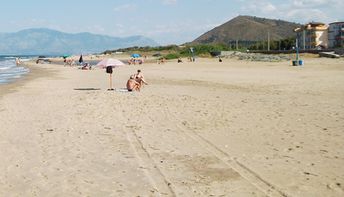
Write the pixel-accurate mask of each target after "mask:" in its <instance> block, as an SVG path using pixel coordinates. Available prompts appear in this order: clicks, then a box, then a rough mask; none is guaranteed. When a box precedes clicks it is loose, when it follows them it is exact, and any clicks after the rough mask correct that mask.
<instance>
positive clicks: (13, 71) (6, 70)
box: [0, 55, 33, 84]
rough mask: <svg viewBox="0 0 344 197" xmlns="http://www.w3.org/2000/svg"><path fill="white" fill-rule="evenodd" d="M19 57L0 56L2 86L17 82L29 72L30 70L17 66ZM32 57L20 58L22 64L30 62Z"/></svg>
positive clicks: (0, 81) (0, 80)
mask: <svg viewBox="0 0 344 197" xmlns="http://www.w3.org/2000/svg"><path fill="white" fill-rule="evenodd" d="M17 57H19V56H3V55H0V84H7V83H12V82H15V80H16V79H18V78H20V77H22V76H23V75H25V74H26V73H28V72H29V69H28V68H24V67H22V66H17V65H16V61H15V60H16V58H17ZM31 58H33V57H32V56H20V60H21V61H22V62H25V61H28V60H30V59H31Z"/></svg>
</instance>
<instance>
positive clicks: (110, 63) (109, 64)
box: [97, 58, 125, 90]
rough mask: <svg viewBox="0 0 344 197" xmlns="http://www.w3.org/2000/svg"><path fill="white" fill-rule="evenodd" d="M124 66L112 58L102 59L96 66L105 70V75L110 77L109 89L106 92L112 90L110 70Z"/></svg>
mask: <svg viewBox="0 0 344 197" xmlns="http://www.w3.org/2000/svg"><path fill="white" fill-rule="evenodd" d="M124 65H125V64H124V63H123V62H121V61H119V60H118V59H112V58H108V59H103V60H102V61H100V62H99V63H98V64H97V66H98V67H101V68H106V73H108V74H109V77H110V88H109V89H108V90H114V89H113V88H112V68H114V67H119V66H124Z"/></svg>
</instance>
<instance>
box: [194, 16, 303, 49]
mask: <svg viewBox="0 0 344 197" xmlns="http://www.w3.org/2000/svg"><path fill="white" fill-rule="evenodd" d="M300 26H301V25H300V24H297V23H292V22H287V21H282V20H274V19H266V18H259V17H255V16H238V17H236V18H233V19H232V20H230V21H228V22H226V23H225V24H223V25H220V26H218V27H216V28H214V29H212V30H210V31H208V32H206V33H205V34H203V35H201V36H200V37H198V38H197V39H196V40H194V41H193V42H192V43H193V44H208V43H224V44H227V43H229V42H230V41H236V40H239V41H263V40H264V41H266V40H267V39H268V32H269V34H270V39H271V40H279V39H285V38H289V37H294V36H296V34H295V33H294V32H293V30H294V29H295V28H297V27H300Z"/></svg>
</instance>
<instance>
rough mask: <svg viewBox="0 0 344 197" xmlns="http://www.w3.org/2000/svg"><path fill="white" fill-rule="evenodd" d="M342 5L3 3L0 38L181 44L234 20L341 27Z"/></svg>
mask: <svg viewBox="0 0 344 197" xmlns="http://www.w3.org/2000/svg"><path fill="white" fill-rule="evenodd" d="M343 13H344V0H289V1H288V0H1V6H0V24H1V28H0V32H17V31H20V30H22V29H26V28H33V27H45V28H51V29H56V30H59V31H63V32H68V33H78V32H91V33H96V34H104V35H110V36H117V37H125V36H132V35H143V36H147V37H149V38H152V39H154V40H155V41H157V42H158V43H160V44H163V45H165V44H182V43H184V42H188V41H192V40H194V39H196V38H197V37H198V36H200V35H201V34H203V33H205V32H207V31H209V30H211V29H212V28H214V27H216V26H218V25H221V24H223V23H225V22H227V21H229V20H230V19H232V18H234V17H236V16H238V15H254V16H258V17H266V18H271V19H282V20H287V21H291V22H298V23H307V22H311V21H317V22H324V23H330V22H336V21H344V14H343Z"/></svg>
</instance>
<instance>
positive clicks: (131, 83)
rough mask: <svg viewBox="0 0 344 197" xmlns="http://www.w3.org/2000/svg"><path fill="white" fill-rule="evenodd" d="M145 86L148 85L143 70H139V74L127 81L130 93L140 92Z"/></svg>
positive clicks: (131, 76)
mask: <svg viewBox="0 0 344 197" xmlns="http://www.w3.org/2000/svg"><path fill="white" fill-rule="evenodd" d="M143 85H148V83H147V82H146V81H145V79H144V76H143V74H142V72H141V70H137V73H135V74H133V75H130V78H129V79H128V81H127V89H128V91H129V92H132V91H140V90H141V88H142V86H143Z"/></svg>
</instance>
